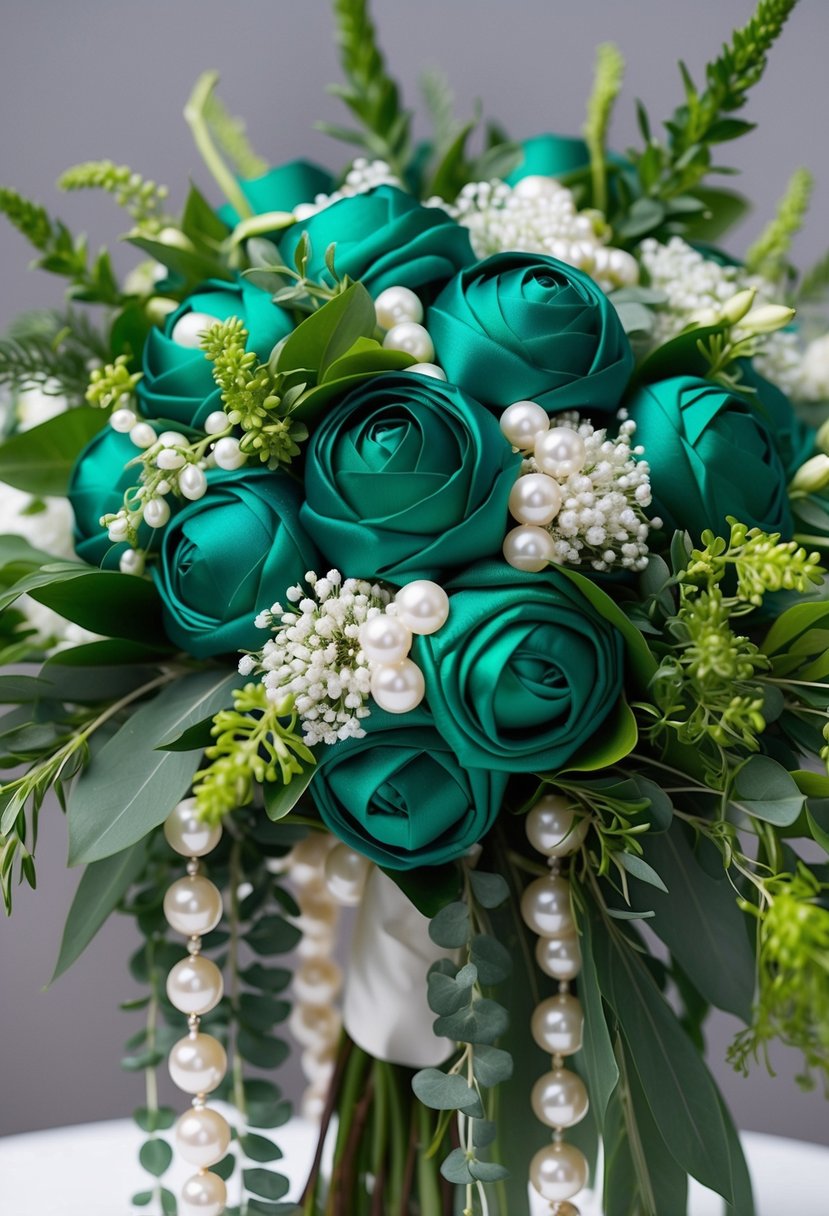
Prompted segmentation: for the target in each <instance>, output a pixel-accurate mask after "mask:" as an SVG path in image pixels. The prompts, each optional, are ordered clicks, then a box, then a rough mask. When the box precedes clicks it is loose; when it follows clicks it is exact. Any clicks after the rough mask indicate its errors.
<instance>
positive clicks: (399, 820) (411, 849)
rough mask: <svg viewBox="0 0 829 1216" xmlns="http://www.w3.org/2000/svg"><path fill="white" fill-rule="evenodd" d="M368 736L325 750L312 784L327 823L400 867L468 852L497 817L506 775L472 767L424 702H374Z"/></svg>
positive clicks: (374, 856)
mask: <svg viewBox="0 0 829 1216" xmlns="http://www.w3.org/2000/svg"><path fill="white" fill-rule="evenodd" d="M362 726H363V727H364V729H365V731H366V736H365V738H363V739H345V740H342V741H341V742H339V743H335V744H334V745H333V746H332V747H325V748H323V749H322V750H321V752H319V753H318V754H317V760H318V767H317V769H316V770H315V772H314V778H313V780H312V782H311V786H310V790H311V794H312V796H313V799H314V802H315V803H316V805H317V810H318V811H319V813H320V816H321V817H322V819H323V822H324V823H325V825H326V827H327V828H328V829H329V830H330V831H332V832H333V833H334V835H335V836H338V837H339V838H340V840H343V841H345V843H346V844H348V845H350V846H351V847H352V848H353V849H356V850H357V852H359V853H363V854H364V855H365V856H366V857H370V858H371V859H372V860H373V861H376V862H377V863H378V865H381V866H386V867H387V868H389V869H393V870H408V869H413V868H415V867H416V866H433V865H440V864H442V863H443V862H446V861H452V860H453V859H454V858H456V857H461V856H462V855H463V854H464V853H465V852H466V851H467V849H469V848H470V847H471V846H472V845H473V844H475V843H476V842H477V841H478V840H480V839H481V837H482V836H484V835H485V834H486V832H487V831H488V830H489V828H490V827H491V826H492V824H493V822H494V821H495V817H496V815H497V814H498V810H499V808H500V805H501V798H502V796H503V793H504V789H505V787H506V783H507V777H506V774H501V773H493V772H485V771H483V770H481V769H471V768H470V769H467V768H464V767H463V766H462V765H461V764H460V763H459V762H458V758H457V757H456V756H455V755H454V753H453V749H452V747H451V745H450V744H449V743H448V742H447V741H446V740H445V739H443V738H441V736H440V735H439V734H438V732H437V731H436V730H435V729H434V727H433V726H431V725H430V723H429V716H428V714H427V713H425V712H424V711H423V710H421V709H417V710H414V711H412V712H411V713H408V714H387V713H384V712H383V710H380V709H378V708H377V706H376V705H372V706H371V714H370V716H369V717H368V718H365V719H364V720H363V722H362Z"/></svg>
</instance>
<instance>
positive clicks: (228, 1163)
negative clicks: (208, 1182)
mask: <svg viewBox="0 0 829 1216" xmlns="http://www.w3.org/2000/svg"><path fill="white" fill-rule="evenodd" d="M210 1169H211V1170H212V1172H213V1173H214V1174H218V1175H219V1177H220V1178H221V1179H222V1181H223V1182H227V1180H228V1178H230V1176H231V1174H232V1173H233V1171H234V1170H235V1169H236V1158H235V1157H234V1155H233V1153H228V1154H227V1155H226V1156H225V1157H222V1159H221V1161H217V1162H216V1164H215V1165H211V1167H210Z"/></svg>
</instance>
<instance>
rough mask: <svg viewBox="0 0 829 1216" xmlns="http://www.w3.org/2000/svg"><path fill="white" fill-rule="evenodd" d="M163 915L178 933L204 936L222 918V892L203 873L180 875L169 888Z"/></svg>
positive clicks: (188, 935) (189, 935)
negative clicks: (184, 876) (181, 876)
mask: <svg viewBox="0 0 829 1216" xmlns="http://www.w3.org/2000/svg"><path fill="white" fill-rule="evenodd" d="M164 915H165V916H166V917H167V921H168V923H169V925H170V927H171V928H172V929H175V931H176V933H183V934H184V935H185V937H196V936H198V937H201V936H202V935H203V934H205V933H210V931H211V930H212V929H215V928H216V926H217V925H218V923H219V921H220V920H221V919H222V895H221V892H220V891H219V889H218V887H216V886H214V885H213V883H212V882H211V881H210V879H209V878H204V877H202V875H200V874H196V875H194V876H192V877H191V876H190V875H188V876H187V878H180V879H179V880H178V881H177V882H174V883H173V885H172V886H171V887H169V888H168V889H167V892H166V894H165V896H164Z"/></svg>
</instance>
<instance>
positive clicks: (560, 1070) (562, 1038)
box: [521, 794, 589, 1216]
mask: <svg viewBox="0 0 829 1216" xmlns="http://www.w3.org/2000/svg"><path fill="white" fill-rule="evenodd" d="M588 828H589V823H588V821H587V820H586V819H581V818H577V817H576V815H575V812H574V809H573V807H572V805H571V804H570V802H569V801H568V800H567V799H566V798H564V797H562V796H561V795H558V794H548V795H545V796H544V797H543V798H541V799H540V800H539V801H538V802H537V803H536V804H535V806H534V807H533V808H532V809H531V811H530V812H529V814H528V815H527V821H526V832H527V839H528V840H529V842H530V844H531V845H532V846H533V848H534V849H536V850H537V851H538V852H540V853H542V854H543V855H544V856H545V857H546V858H547V859H548V861H549V865H550V874H549V875H548V876H545V877H543V878H537V879H536V880H535V881H534V882H531V883H530V884H529V886H528V887H527V888H526V889H525V891H524V894H523V896H522V899H521V915H522V917H523V919H524V922H525V923H526V924H527V926H528V927H529V928H530V929H532V931H533V932H534V933H537V934H538V935H539V941H538V945H537V947H536V957H537V959H538V964H539V966H540V968H541V970H542V971H544V972H545V973H546V974H547V975H549V976H551V977H552V978H553V979H557V980H558V981H559V991H558V994H557V995H556V996H551V997H547V998H546V1000H543V1001H542V1002H541V1003H540V1004H539V1005H538V1006H537V1008H536V1009H535V1011H534V1012H533V1015H532V1019H531V1023H530V1029H531V1033H532V1036H533V1039H534V1040H535V1042H536V1043H537V1044H538V1046H539V1047H540V1048H541V1050H542V1051H548V1052H549V1053H550V1055H551V1057H552V1068H551V1070H550V1071H549V1072H547V1073H545V1074H544V1075H543V1076H541V1077H539V1079H538V1080H537V1081H536V1083H535V1085H534V1086H533V1090H532V1095H531V1102H532V1108H533V1112H534V1113H535V1116H536V1118H537V1119H538V1120H539V1121H540V1122H541V1123H545V1124H546V1125H547V1126H548V1127H550V1128H552V1129H553V1142H552V1144H550V1145H548V1146H547V1147H545V1148H542V1149H539V1151H538V1152H537V1153H536V1154H535V1156H534V1157H533V1159H532V1162H531V1163H530V1182H531V1183H532V1185H533V1187H534V1188H535V1190H536V1191H537V1192H538V1193H539V1195H541V1197H542V1199H546V1200H549V1202H550V1213H551V1216H579V1211H578V1208H576V1207H574V1206H573V1204H571V1203H570V1202H569V1201H570V1200H571V1199H572V1198H573V1197H574V1196H575V1195H577V1194H578V1193H579V1191H581V1190H582V1189H583V1187H584V1186H586V1184H587V1179H588V1173H589V1169H588V1164H587V1160H586V1158H585V1156H584V1154H583V1153H582V1152H581V1151H580V1150H579V1149H577V1148H575V1147H574V1146H573V1145H570V1144H566V1143H564V1131H565V1129H566V1128H568V1127H573V1126H574V1125H575V1124H576V1123H579V1122H580V1121H581V1120H582V1119H583V1118H584V1116H585V1115H586V1114H587V1110H588V1106H589V1098H588V1094H587V1089H586V1087H585V1084H584V1082H583V1081H582V1079H581V1077H580V1076H579V1075H578V1074H577V1073H575V1072H573V1071H572V1070H570V1069H568V1068H565V1067H564V1061H565V1058H566V1057H567V1056H571V1055H574V1054H575V1053H576V1052H577V1051H579V1050H580V1048H581V1045H582V1038H583V1032H584V1012H583V1010H582V1007H581V1003H580V1002H579V1000H578V999H577V998H576V997H575V996H573V995H572V994H571V992H570V981H571V980H572V979H574V978H575V977H576V975H577V974H578V972H579V971H580V969H581V955H580V953H579V948H578V937H577V933H576V925H575V921H574V920H573V913H572V908H571V899H570V883H569V881H568V880H567V879H566V878H564V877H562V875H561V874H560V867H561V859H562V858H564V857H567V856H569V855H570V854H572V853H575V852H576V851H577V850H578V849H579V848H580V847H581V845H582V843H583V841H584V837H585V835H586V834H587V830H588Z"/></svg>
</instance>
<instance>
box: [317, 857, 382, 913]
mask: <svg viewBox="0 0 829 1216" xmlns="http://www.w3.org/2000/svg"><path fill="white" fill-rule="evenodd" d="M370 866H371V862H370V861H369V859H368V858H367V857H363V855H362V854H361V853H355V851H354V849H350V848H349V847H348V845H347V844H338V845H337V846H336V848H333V849H332V850H331V852H330V853H329V854H328V856H327V858H326V859H325V882H326V885H327V887H328V890H329V892H330V894H331V895H332V896H333V898H334V899H336V901H337V903H338V904H345V905H346V907H351V908H356V907H357V905H358V904H359V903H360V901H361V899H362V898H363V890H364V888H365V885H366V879H367V878H368V872H369V868H370Z"/></svg>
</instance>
